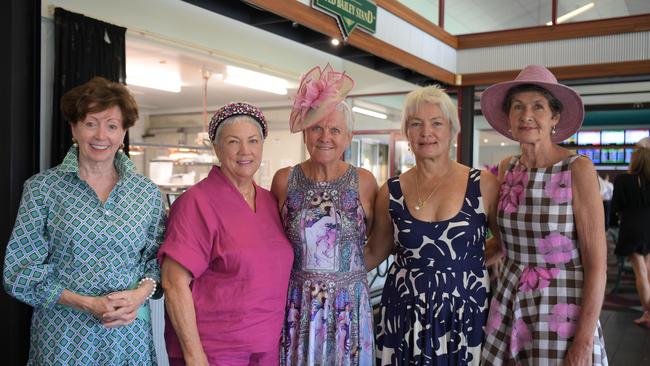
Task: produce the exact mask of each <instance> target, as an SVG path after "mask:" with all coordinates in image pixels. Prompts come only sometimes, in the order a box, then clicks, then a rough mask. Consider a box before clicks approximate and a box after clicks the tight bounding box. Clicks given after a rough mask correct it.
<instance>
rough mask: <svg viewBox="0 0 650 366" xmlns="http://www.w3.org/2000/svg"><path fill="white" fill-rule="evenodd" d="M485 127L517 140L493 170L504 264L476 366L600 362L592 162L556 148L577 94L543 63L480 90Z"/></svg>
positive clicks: (574, 118)
mask: <svg viewBox="0 0 650 366" xmlns="http://www.w3.org/2000/svg"><path fill="white" fill-rule="evenodd" d="M481 110H482V112H483V115H484V116H485V118H486V119H487V120H488V122H489V123H490V125H492V127H493V128H494V129H495V130H497V131H498V132H499V133H501V134H502V135H504V136H506V137H508V138H510V139H512V140H515V141H517V142H519V146H520V150H521V154H520V155H516V156H512V157H508V158H506V159H504V160H503V161H502V162H501V164H500V165H499V180H500V181H501V189H500V192H499V205H498V211H497V220H498V224H499V230H500V234H501V240H502V241H503V244H504V247H505V258H504V263H503V266H502V270H501V274H500V277H499V280H498V283H497V288H496V292H495V293H494V296H493V297H492V302H491V304H490V314H489V318H488V325H487V338H486V341H485V345H484V347H483V355H482V357H483V363H484V364H487V365H513V364H521V365H560V364H561V365H565V366H567V365H606V364H607V356H606V354H605V342H604V339H603V333H602V330H601V328H600V324H599V321H598V316H599V315H600V310H601V306H602V302H603V298H604V295H605V281H606V270H607V263H606V259H607V244H606V242H605V228H604V222H605V221H604V217H603V205H602V203H601V200H600V195H599V188H598V179H597V174H596V170H595V169H594V166H593V164H592V163H591V161H590V160H589V159H588V158H586V157H583V156H580V155H576V154H575V153H573V152H571V151H569V150H567V149H565V148H563V147H561V146H559V145H557V144H558V143H559V142H562V141H564V140H565V139H566V138H568V137H569V136H571V135H572V134H574V133H575V132H576V131H577V130H578V129H579V128H580V126H581V125H582V120H583V117H584V107H583V104H582V99H581V98H580V95H579V94H578V93H577V92H576V91H574V90H573V89H571V88H569V87H567V86H565V85H562V84H559V83H558V82H557V80H556V79H555V76H554V75H553V74H552V73H551V72H550V71H549V70H547V69H546V68H544V67H543V66H538V65H530V66H527V67H526V68H524V69H523V70H522V71H521V72H520V73H519V75H518V76H517V78H516V79H515V80H514V81H507V82H502V83H498V84H495V85H493V86H491V87H489V88H488V89H486V90H485V91H484V92H483V95H482V96H481Z"/></svg>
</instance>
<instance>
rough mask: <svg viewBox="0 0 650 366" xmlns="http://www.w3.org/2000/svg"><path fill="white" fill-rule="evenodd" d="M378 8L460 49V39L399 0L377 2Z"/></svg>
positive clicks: (379, 0) (380, 0) (378, 0)
mask: <svg viewBox="0 0 650 366" xmlns="http://www.w3.org/2000/svg"><path fill="white" fill-rule="evenodd" d="M376 3H377V6H379V7H381V8H384V9H385V10H386V11H389V12H391V13H393V14H394V15H395V16H397V17H398V18H401V19H402V20H404V21H405V22H407V23H410V24H412V25H414V26H415V27H417V28H419V29H420V30H421V31H423V32H425V33H427V34H429V35H431V36H433V37H435V38H437V39H438V40H440V41H441V42H443V43H445V44H447V45H449V46H451V47H453V48H458V39H457V37H455V36H453V35H451V34H449V33H447V32H446V31H445V30H444V29H442V28H440V27H438V26H437V25H435V24H433V23H431V22H430V21H429V20H427V19H426V18H425V17H423V16H421V15H420V14H418V13H416V12H414V11H413V10H411V9H410V8H408V7H407V6H405V5H402V3H400V2H399V1H397V0H377V1H376Z"/></svg>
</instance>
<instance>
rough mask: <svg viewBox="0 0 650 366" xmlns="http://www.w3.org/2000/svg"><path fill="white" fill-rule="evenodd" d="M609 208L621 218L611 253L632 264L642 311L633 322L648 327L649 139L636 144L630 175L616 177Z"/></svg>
mask: <svg viewBox="0 0 650 366" xmlns="http://www.w3.org/2000/svg"><path fill="white" fill-rule="evenodd" d="M612 209H613V211H614V212H615V213H616V214H617V215H618V217H619V218H620V225H619V234H618V242H617V243H616V248H615V250H614V253H615V254H616V255H617V256H625V257H627V258H628V259H629V260H630V263H632V268H633V270H634V276H635V279H636V289H637V291H638V293H639V297H640V300H641V305H642V306H643V309H644V310H645V311H644V312H643V315H642V316H641V317H640V318H638V319H636V320H635V321H634V322H635V323H636V324H639V325H642V326H644V327H646V328H650V137H646V138H643V139H641V140H640V141H639V142H637V144H636V149H635V150H634V152H633V153H632V159H631V162H630V168H629V173H627V174H621V175H619V176H618V177H617V178H616V181H615V183H614V196H613V197H612Z"/></svg>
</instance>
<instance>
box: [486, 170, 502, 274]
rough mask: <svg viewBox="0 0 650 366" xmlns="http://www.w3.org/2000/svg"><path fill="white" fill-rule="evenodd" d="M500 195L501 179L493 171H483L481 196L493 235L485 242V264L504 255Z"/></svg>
mask: <svg viewBox="0 0 650 366" xmlns="http://www.w3.org/2000/svg"><path fill="white" fill-rule="evenodd" d="M498 195H499V181H498V180H497V177H495V176H494V175H493V174H492V173H490V172H487V171H481V197H482V198H483V207H485V212H486V213H487V220H488V227H489V228H490V232H491V233H492V237H491V238H490V239H488V240H487V241H486V243H485V265H486V266H491V265H493V264H495V263H496V262H497V261H498V260H499V259H501V257H502V256H503V251H502V250H501V248H502V244H501V236H500V235H499V228H498V226H497V220H496V217H497V206H498V201H497V200H498Z"/></svg>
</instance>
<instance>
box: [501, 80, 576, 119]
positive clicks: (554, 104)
mask: <svg viewBox="0 0 650 366" xmlns="http://www.w3.org/2000/svg"><path fill="white" fill-rule="evenodd" d="M525 92H537V93H540V94H541V95H542V96H543V97H544V98H546V100H547V101H548V106H549V107H550V108H551V112H552V113H553V116H557V115H558V114H559V113H561V112H562V109H564V105H562V102H561V101H560V100H559V99H557V98H556V97H555V95H553V94H551V92H550V91H548V90H546V89H545V88H542V87H541V86H538V85H535V84H521V85H517V86H513V87H512V88H510V90H508V93H507V94H506V97H505V98H503V105H502V106H501V109H502V110H503V111H504V112H505V113H506V115H508V113H510V107H511V106H512V99H513V98H514V97H515V95H516V94H519V93H525Z"/></svg>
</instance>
